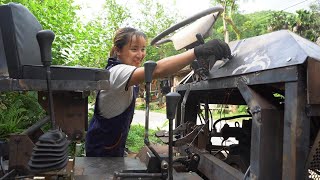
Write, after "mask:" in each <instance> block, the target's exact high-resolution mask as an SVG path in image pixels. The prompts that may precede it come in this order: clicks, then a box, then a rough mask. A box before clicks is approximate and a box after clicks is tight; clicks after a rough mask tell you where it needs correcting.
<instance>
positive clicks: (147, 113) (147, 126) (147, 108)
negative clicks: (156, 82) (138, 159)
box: [144, 82, 150, 146]
mask: <svg viewBox="0 0 320 180" xmlns="http://www.w3.org/2000/svg"><path fill="white" fill-rule="evenodd" d="M145 87H146V114H145V116H146V117H145V118H146V120H145V131H144V143H145V144H146V145H147V146H149V145H150V142H149V110H150V83H149V82H146V86H145Z"/></svg>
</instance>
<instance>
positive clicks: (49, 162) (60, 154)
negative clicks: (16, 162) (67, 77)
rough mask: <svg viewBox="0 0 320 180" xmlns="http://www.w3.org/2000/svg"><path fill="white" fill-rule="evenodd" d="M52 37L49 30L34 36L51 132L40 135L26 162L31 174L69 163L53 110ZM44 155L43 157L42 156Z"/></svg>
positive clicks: (58, 168) (62, 134)
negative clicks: (44, 83)
mask: <svg viewBox="0 0 320 180" xmlns="http://www.w3.org/2000/svg"><path fill="white" fill-rule="evenodd" d="M54 36H55V35H54V33H53V32H52V31H50V30H42V31H39V32H38V33H37V35H36V37H37V40H38V44H39V47H40V52H41V61H42V64H43V66H44V67H45V69H46V76H47V77H46V78H47V90H48V96H49V110H48V113H49V114H50V119H51V130H49V131H48V132H46V133H44V134H42V135H41V136H40V137H39V138H38V141H37V142H36V143H35V147H34V148H33V152H32V154H31V156H30V160H29V162H28V165H29V168H30V171H33V172H46V171H53V170H60V169H62V168H64V167H66V165H67V163H68V161H69V158H68V148H67V147H68V145H69V141H68V140H67V138H66V134H65V133H63V132H61V131H60V130H59V129H58V128H57V127H56V121H55V116H54V108H53V97H52V89H51V70H50V66H51V62H52V54H51V46H52V42H53V40H54ZM44 154H45V156H43V155H44Z"/></svg>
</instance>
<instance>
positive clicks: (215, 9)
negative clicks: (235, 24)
mask: <svg viewBox="0 0 320 180" xmlns="http://www.w3.org/2000/svg"><path fill="white" fill-rule="evenodd" d="M223 10H224V9H223V7H219V6H216V7H211V8H209V9H206V10H204V11H201V12H199V13H197V14H195V15H193V16H191V17H189V18H187V19H185V20H183V21H181V22H179V23H177V24H175V25H173V26H171V27H169V28H168V29H166V30H164V31H163V32H161V33H160V34H158V35H157V36H156V37H154V38H153V39H152V41H151V43H150V44H151V45H160V44H163V43H166V42H169V41H171V39H170V38H167V39H163V38H164V37H165V36H167V35H169V34H171V33H172V32H174V31H176V30H177V29H180V28H181V27H183V26H186V25H188V24H190V23H192V22H194V21H196V20H198V19H200V18H202V17H204V16H206V15H209V14H212V13H215V12H218V15H217V16H216V17H218V16H219V15H220V13H221V12H223ZM162 39H163V40H162Z"/></svg>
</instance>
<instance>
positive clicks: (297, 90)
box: [282, 72, 310, 180]
mask: <svg viewBox="0 0 320 180" xmlns="http://www.w3.org/2000/svg"><path fill="white" fill-rule="evenodd" d="M303 74H304V73H303V72H302V73H299V76H300V78H299V81H297V82H287V83H286V84H285V118H284V142H283V173H282V179H297V180H298V179H305V177H306V171H305V170H304V166H305V163H306V160H307V157H308V152H309V136H310V134H309V133H310V119H309V117H308V116H307V113H306V111H305V108H306V103H307V97H306V94H307V93H306V81H305V78H304V77H303Z"/></svg>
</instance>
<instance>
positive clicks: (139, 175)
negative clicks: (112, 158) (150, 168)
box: [114, 172, 163, 178]
mask: <svg viewBox="0 0 320 180" xmlns="http://www.w3.org/2000/svg"><path fill="white" fill-rule="evenodd" d="M162 176H163V174H162V173H140V172H131V173H124V172H115V173H114V177H115V178H118V177H124V178H126V177H127V178H147V177H162Z"/></svg>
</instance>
